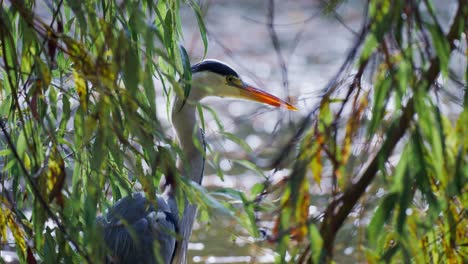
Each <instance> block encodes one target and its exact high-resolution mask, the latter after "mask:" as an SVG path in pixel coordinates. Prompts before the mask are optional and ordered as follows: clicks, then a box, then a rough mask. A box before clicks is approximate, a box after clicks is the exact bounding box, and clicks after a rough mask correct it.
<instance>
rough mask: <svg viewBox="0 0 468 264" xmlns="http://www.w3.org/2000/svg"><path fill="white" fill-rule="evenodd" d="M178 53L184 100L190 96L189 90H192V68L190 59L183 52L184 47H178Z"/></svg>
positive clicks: (184, 51) (185, 52)
mask: <svg viewBox="0 0 468 264" xmlns="http://www.w3.org/2000/svg"><path fill="white" fill-rule="evenodd" d="M179 52H180V57H181V60H182V66H183V69H184V70H183V75H182V80H183V83H182V84H183V87H184V98H185V100H186V99H187V98H188V97H189V95H190V90H191V88H192V86H191V81H192V68H191V66H190V59H189V56H188V54H187V51H186V50H185V48H184V46H182V45H179Z"/></svg>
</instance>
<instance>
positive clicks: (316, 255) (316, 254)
mask: <svg viewBox="0 0 468 264" xmlns="http://www.w3.org/2000/svg"><path fill="white" fill-rule="evenodd" d="M309 239H310V252H312V260H313V263H323V262H324V260H323V257H322V256H323V253H324V252H323V250H324V249H323V239H322V235H320V232H319V230H318V229H317V227H316V226H315V224H311V225H309Z"/></svg>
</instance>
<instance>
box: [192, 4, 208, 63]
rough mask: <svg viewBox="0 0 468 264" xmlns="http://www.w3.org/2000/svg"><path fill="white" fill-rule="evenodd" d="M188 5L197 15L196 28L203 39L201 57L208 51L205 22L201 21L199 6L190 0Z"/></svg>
mask: <svg viewBox="0 0 468 264" xmlns="http://www.w3.org/2000/svg"><path fill="white" fill-rule="evenodd" d="M190 6H191V7H192V9H193V11H194V12H195V16H196V17H197V22H198V29H199V30H200V35H201V38H202V40H203V47H204V51H203V57H205V56H206V53H207V52H208V39H207V37H206V34H207V33H206V27H205V22H204V21H203V15H202V11H201V9H200V7H199V6H198V5H197V3H195V1H193V0H190Z"/></svg>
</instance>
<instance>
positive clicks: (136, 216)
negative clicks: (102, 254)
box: [99, 193, 178, 264]
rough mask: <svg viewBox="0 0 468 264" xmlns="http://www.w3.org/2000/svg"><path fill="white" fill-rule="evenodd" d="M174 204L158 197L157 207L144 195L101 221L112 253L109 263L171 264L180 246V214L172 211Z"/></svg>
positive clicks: (130, 198)
mask: <svg viewBox="0 0 468 264" xmlns="http://www.w3.org/2000/svg"><path fill="white" fill-rule="evenodd" d="M170 204H171V201H170V200H169V201H166V199H164V198H163V197H161V196H158V197H157V201H156V205H153V204H152V203H151V202H150V201H149V200H148V199H146V198H145V197H144V195H143V194H142V193H135V194H133V195H132V196H127V197H125V198H122V199H120V200H119V201H117V203H115V204H114V205H113V206H112V207H111V208H110V209H109V211H108V212H107V214H106V216H105V217H102V218H100V219H99V223H100V224H101V225H102V226H103V229H104V241H105V243H106V245H107V247H108V248H109V250H110V251H111V252H112V253H111V254H108V257H107V261H106V262H107V263H119V264H127V263H128V264H139V263H142V264H143V263H149V264H151V263H161V261H162V263H170V262H171V260H172V258H173V253H174V250H175V247H176V239H175V234H176V233H177V222H178V219H177V212H176V213H173V212H174V209H171V207H173V206H174V205H172V206H171V205H170ZM175 211H177V210H175ZM158 254H159V256H158ZM158 260H160V261H158Z"/></svg>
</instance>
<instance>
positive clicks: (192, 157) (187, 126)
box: [172, 98, 204, 183]
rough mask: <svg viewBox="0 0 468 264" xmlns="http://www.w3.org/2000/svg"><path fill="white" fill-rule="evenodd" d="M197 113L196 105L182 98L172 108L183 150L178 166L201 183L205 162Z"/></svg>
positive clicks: (186, 175)
mask: <svg viewBox="0 0 468 264" xmlns="http://www.w3.org/2000/svg"><path fill="white" fill-rule="evenodd" d="M195 113H196V105H195V104H194V103H193V102H188V101H186V102H185V103H183V100H182V99H179V98H176V100H175V102H174V106H173V108H172V123H173V125H174V128H175V131H176V133H177V139H178V142H179V145H180V148H181V149H182V152H183V157H181V158H180V159H179V162H178V164H177V166H178V168H179V170H180V172H181V173H182V175H183V176H185V177H188V178H189V179H191V180H192V181H194V182H197V183H201V180H202V177H203V163H204V161H203V153H202V149H201V148H202V147H203V135H202V132H201V131H200V128H199V125H198V121H197V118H196V114H195ZM195 141H196V143H195ZM197 146H198V147H197Z"/></svg>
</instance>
